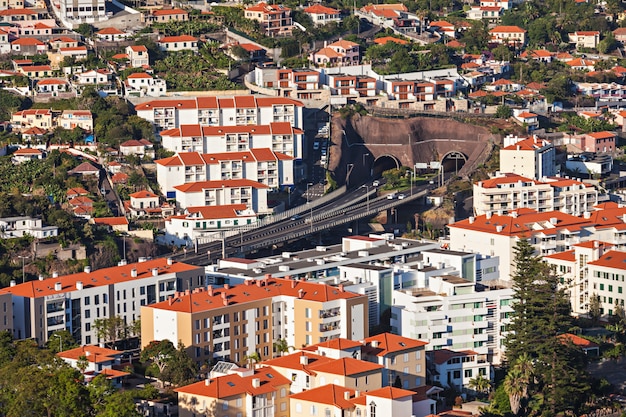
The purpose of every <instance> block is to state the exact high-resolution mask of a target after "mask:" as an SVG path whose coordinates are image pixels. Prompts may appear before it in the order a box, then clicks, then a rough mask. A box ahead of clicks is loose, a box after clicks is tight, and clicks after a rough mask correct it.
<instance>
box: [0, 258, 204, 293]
mask: <svg viewBox="0 0 626 417" xmlns="http://www.w3.org/2000/svg"><path fill="white" fill-rule="evenodd" d="M154 268H157V269H158V270H159V273H175V272H184V271H194V270H197V269H199V268H200V269H201V267H197V266H194V265H187V264H184V263H181V262H175V261H174V262H173V263H172V265H168V264H167V259H163V258H159V259H152V260H149V261H145V262H139V263H132V264H128V265H123V266H114V267H110V268H103V269H98V270H95V271H91V272H79V273H77V274H71V275H65V276H62V277H58V278H50V279H44V280H43V281H29V282H26V283H23V284H17V285H16V286H14V287H7V288H3V289H1V290H0V293H1V294H6V293H9V294H13V295H14V296H18V297H28V298H39V297H45V296H48V295H55V294H64V293H68V292H72V291H76V283H77V282H78V281H80V282H82V283H83V285H84V288H93V287H99V286H103V285H110V284H115V283H121V282H127V281H131V280H137V279H142V278H147V277H150V276H152V269H154ZM132 269H135V270H137V277H136V278H135V277H132V276H131V270H132ZM55 283H61V290H60V291H56V290H55V289H54V286H55Z"/></svg>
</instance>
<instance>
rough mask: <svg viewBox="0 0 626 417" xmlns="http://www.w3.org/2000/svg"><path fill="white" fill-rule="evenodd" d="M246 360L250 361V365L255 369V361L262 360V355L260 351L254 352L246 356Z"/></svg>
mask: <svg viewBox="0 0 626 417" xmlns="http://www.w3.org/2000/svg"><path fill="white" fill-rule="evenodd" d="M246 360H247V361H248V367H249V368H250V369H253V368H254V365H253V363H259V362H261V355H259V352H252V353H251V354H249V355H247V356H246Z"/></svg>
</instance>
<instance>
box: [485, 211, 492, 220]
mask: <svg viewBox="0 0 626 417" xmlns="http://www.w3.org/2000/svg"><path fill="white" fill-rule="evenodd" d="M485 217H486V218H487V220H489V219H491V211H487V212H486V213H485Z"/></svg>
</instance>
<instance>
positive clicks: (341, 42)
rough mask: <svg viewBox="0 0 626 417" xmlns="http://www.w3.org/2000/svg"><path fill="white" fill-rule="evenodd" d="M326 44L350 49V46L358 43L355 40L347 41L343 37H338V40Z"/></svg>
mask: <svg viewBox="0 0 626 417" xmlns="http://www.w3.org/2000/svg"><path fill="white" fill-rule="evenodd" d="M328 46H329V47H333V46H337V47H340V48H343V49H350V48H352V47H355V46H359V44H358V43H356V42H352V41H347V40H345V39H340V40H338V41H336V42H333V43H331V44H329V45H328Z"/></svg>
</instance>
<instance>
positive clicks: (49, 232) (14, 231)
mask: <svg viewBox="0 0 626 417" xmlns="http://www.w3.org/2000/svg"><path fill="white" fill-rule="evenodd" d="M58 233H59V228H58V227H56V226H44V225H43V221H42V220H41V219H35V218H32V217H26V216H23V217H2V218H0V237H1V238H2V239H12V238H16V237H24V236H32V237H34V238H35V239H46V238H49V237H54V236H57V235H58Z"/></svg>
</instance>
